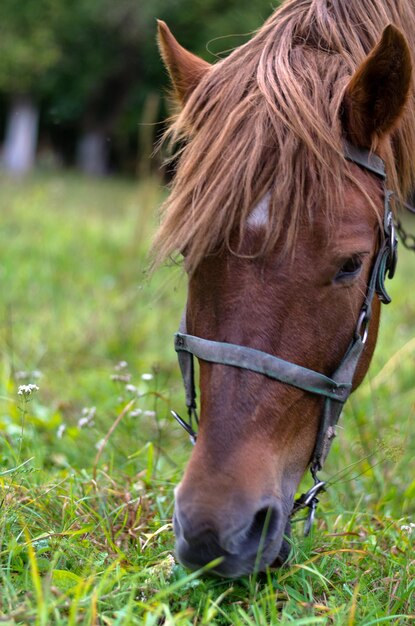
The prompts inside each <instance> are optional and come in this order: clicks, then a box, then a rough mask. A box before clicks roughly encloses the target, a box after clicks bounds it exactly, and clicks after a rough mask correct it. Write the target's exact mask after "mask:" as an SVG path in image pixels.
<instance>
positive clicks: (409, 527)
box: [401, 522, 415, 534]
mask: <svg viewBox="0 0 415 626" xmlns="http://www.w3.org/2000/svg"><path fill="white" fill-rule="evenodd" d="M401 530H402V531H403V532H405V533H409V534H411V533H413V532H415V524H414V523H413V522H411V523H410V524H404V525H403V526H401Z"/></svg>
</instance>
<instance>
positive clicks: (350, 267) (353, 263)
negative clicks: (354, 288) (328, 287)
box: [334, 255, 363, 281]
mask: <svg viewBox="0 0 415 626" xmlns="http://www.w3.org/2000/svg"><path fill="white" fill-rule="evenodd" d="M362 264H363V259H362V257H361V256H358V255H355V256H352V257H350V259H347V261H345V262H344V263H343V265H342V266H341V268H340V270H339V271H338V272H337V274H336V277H335V279H334V280H335V281H341V280H347V279H350V278H355V276H358V274H360V270H361V269H362Z"/></svg>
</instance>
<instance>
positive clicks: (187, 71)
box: [157, 20, 211, 104]
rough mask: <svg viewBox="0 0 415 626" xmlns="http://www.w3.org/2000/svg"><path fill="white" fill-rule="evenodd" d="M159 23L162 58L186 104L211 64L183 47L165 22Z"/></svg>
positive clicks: (178, 94) (175, 88) (174, 85)
mask: <svg viewBox="0 0 415 626" xmlns="http://www.w3.org/2000/svg"><path fill="white" fill-rule="evenodd" d="M157 24H158V37H157V38H158V44H159V48H160V53H161V56H162V59H163V61H164V63H165V65H166V67H167V70H168V72H169V74H170V78H171V80H172V83H173V88H174V91H175V94H176V96H177V98H178V99H179V101H180V102H181V104H185V102H186V100H187V99H188V97H189V96H190V94H191V93H192V91H193V90H194V89H195V87H196V86H197V85H198V83H199V81H200V80H201V79H202V77H203V76H204V75H205V74H206V72H208V71H209V69H210V67H211V65H210V64H209V63H208V62H207V61H204V60H203V59H200V58H199V57H197V56H196V55H195V54H192V53H191V52H188V51H187V50H186V49H185V48H183V47H182V46H181V45H180V44H179V43H178V42H177V41H176V39H175V38H174V37H173V35H172V33H171V31H170V29H169V27H168V26H167V24H166V23H165V22H163V21H162V20H157Z"/></svg>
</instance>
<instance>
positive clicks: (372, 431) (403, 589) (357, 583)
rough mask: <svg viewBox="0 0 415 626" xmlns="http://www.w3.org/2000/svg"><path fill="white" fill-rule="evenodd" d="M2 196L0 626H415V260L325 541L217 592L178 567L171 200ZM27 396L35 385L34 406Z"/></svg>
mask: <svg viewBox="0 0 415 626" xmlns="http://www.w3.org/2000/svg"><path fill="white" fill-rule="evenodd" d="M0 184H1V189H2V193H1V196H0V212H1V216H2V220H1V224H2V228H1V229H0V249H1V262H0V284H1V293H2V299H1V304H0V319H1V329H0V349H1V369H0V386H1V388H0V433H1V447H0V555H1V561H0V623H1V624H10V625H12V624H36V625H42V626H43V625H47V626H49V625H55V624H56V625H58V624H62V625H63V624H69V625H79V624H81V625H91V626H92V625H94V626H95V625H98V624H99V625H116V624H119V625H123V626H128V625H130V624H131V625H133V624H144V625H146V626H150V625H155V626H156V625H160V624H169V625H173V624H174V625H180V626H182V625H183V626H185V625H190V624H194V625H196V624H197V625H202V624H217V625H228V624H232V625H237V626H242V625H243V626H253V625H255V626H260V625H264V626H265V625H268V624H283V625H284V624H287V625H288V624H297V625H298V626H300V625H312V624H324V625H326V624H327V625H328V624H335V625H338V626H344V625H348V626H352V625H354V624H359V625H361V626H371V625H375V624H411V623H414V622H415V554H414V539H415V532H414V533H412V534H411V533H410V532H409V531H408V530H407V529H405V528H402V527H403V526H405V525H408V524H410V523H414V522H415V504H414V502H415V462H414V458H415V437H414V434H413V422H414V416H415V389H414V360H415V340H413V325H414V320H415V296H414V295H413V293H414V292H413V288H412V284H413V267H414V264H415V257H413V256H411V255H410V254H409V253H402V254H401V262H400V267H399V270H398V277H397V278H396V279H395V280H394V281H393V283H392V284H391V287H390V289H391V293H392V296H393V299H394V302H393V304H392V305H391V306H390V307H386V308H385V310H384V315H383V324H382V332H381V336H380V340H379V344H378V348H377V352H376V356H375V358H374V362H373V366H372V368H371V371H370V375H369V376H368V377H367V379H366V382H365V383H364V385H363V386H362V387H361V389H360V390H359V391H358V392H357V393H356V394H355V395H354V396H353V398H352V401H351V402H350V403H349V404H348V406H347V410H346V412H345V415H344V417H343V421H342V425H343V426H344V430H342V431H341V434H340V437H339V438H338V439H337V441H336V443H335V445H334V448H333V451H332V453H331V456H330V458H329V462H328V463H327V467H326V471H325V477H326V478H327V479H329V481H330V485H331V486H330V489H329V491H328V493H327V494H326V495H324V496H322V502H321V508H320V509H319V512H318V522H317V525H316V528H315V530H314V533H313V536H312V537H311V538H309V539H304V538H303V537H302V534H301V524H298V525H295V532H294V538H293V559H292V561H291V563H290V565H289V566H287V567H285V568H283V569H281V570H280V571H273V572H269V573H268V574H267V575H264V576H261V577H250V578H243V579H240V580H236V581H231V582H229V581H222V580H218V579H215V578H209V577H203V576H201V575H200V573H193V574H190V573H189V572H187V571H185V570H184V569H183V568H182V567H181V566H180V565H178V564H177V563H175V561H174V558H173V535H172V528H171V523H170V521H171V514H172V507H173V504H172V503H173V488H174V485H175V484H176V483H177V482H178V481H179V480H180V476H181V474H182V471H183V467H184V464H185V460H186V458H187V457H188V454H189V453H190V446H189V445H188V442H187V440H186V437H185V435H184V433H182V432H181V431H179V428H178V427H177V426H175V424H173V423H172V421H171V419H170V418H169V408H170V406H175V407H176V406H177V407H179V408H180V407H181V406H182V404H183V399H182V393H183V392H182V389H181V383H180V380H179V373H178V368H177V365H176V361H175V355H174V350H173V347H172V335H173V333H174V331H175V330H176V327H177V325H178V321H179V319H180V314H181V309H182V307H183V304H184V299H185V295H184V294H185V286H186V285H185V280H184V278H183V277H182V275H181V271H180V269H178V268H175V267H170V268H164V269H162V270H160V271H159V272H158V273H157V274H156V275H155V276H153V277H152V278H151V280H149V279H148V277H147V274H146V264H147V253H148V247H149V242H150V238H151V233H152V232H153V230H154V228H155V226H156V224H157V208H156V207H157V205H158V204H159V202H160V199H161V197H162V193H163V192H162V189H161V188H160V186H158V185H157V184H156V183H154V182H151V181H149V182H147V183H145V184H144V183H142V184H134V183H132V182H126V181H119V180H106V181H100V182H94V181H89V180H87V179H84V178H80V177H78V176H75V175H69V174H68V175H65V176H63V177H61V178H57V177H49V176H37V177H35V178H33V179H31V180H28V181H23V182H19V183H17V182H14V183H13V182H11V181H8V180H5V179H3V180H1V181H0ZM413 230H415V225H414V227H413ZM121 361H126V362H127V365H126V366H124V367H121V368H120V367H119V366H118V365H117V364H119V363H120V362H121ZM149 373H151V374H152V375H153V378H152V379H151V380H146V378H148V377H144V379H143V378H142V376H143V374H149ZM24 383H37V384H38V385H39V388H40V389H39V391H38V392H37V393H35V394H34V395H33V396H30V397H29V399H28V401H26V402H25V401H24V398H22V397H21V396H18V394H17V390H18V387H19V385H21V384H24ZM126 384H129V385H132V386H133V387H134V388H135V389H131V390H129V388H127V389H126ZM82 418H83V421H84V422H85V421H86V422H87V423H86V424H84V425H82V421H81V424H80V423H79V422H80V420H82ZM305 483H306V484H307V481H305Z"/></svg>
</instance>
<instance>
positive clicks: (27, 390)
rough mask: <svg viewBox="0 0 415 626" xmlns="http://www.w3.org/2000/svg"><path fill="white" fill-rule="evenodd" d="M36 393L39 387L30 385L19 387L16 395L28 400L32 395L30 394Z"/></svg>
mask: <svg viewBox="0 0 415 626" xmlns="http://www.w3.org/2000/svg"><path fill="white" fill-rule="evenodd" d="M36 391H39V387H38V386H37V385H34V384H33V383H30V384H29V385H20V386H19V389H18V390H17V395H19V396H24V397H25V398H28V397H29V396H31V395H32V393H34V392H36Z"/></svg>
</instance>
